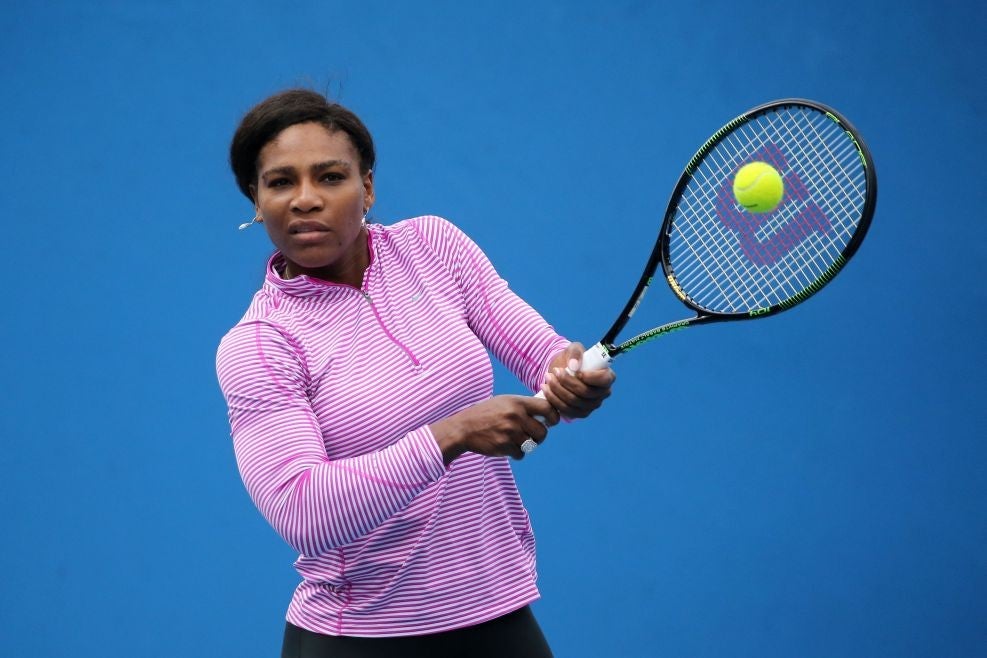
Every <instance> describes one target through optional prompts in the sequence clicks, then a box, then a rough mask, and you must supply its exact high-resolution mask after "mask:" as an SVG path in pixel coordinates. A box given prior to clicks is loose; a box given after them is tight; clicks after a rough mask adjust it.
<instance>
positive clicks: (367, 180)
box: [363, 169, 376, 209]
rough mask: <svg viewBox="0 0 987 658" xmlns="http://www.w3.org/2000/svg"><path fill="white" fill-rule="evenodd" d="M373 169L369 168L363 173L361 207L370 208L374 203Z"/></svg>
mask: <svg viewBox="0 0 987 658" xmlns="http://www.w3.org/2000/svg"><path fill="white" fill-rule="evenodd" d="M374 199H376V196H374V170H373V169H371V170H370V171H368V172H367V173H365V174H364V175H363V207H364V208H368V209H369V208H370V207H371V206H373V205H374Z"/></svg>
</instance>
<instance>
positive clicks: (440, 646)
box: [281, 606, 552, 658]
mask: <svg viewBox="0 0 987 658" xmlns="http://www.w3.org/2000/svg"><path fill="white" fill-rule="evenodd" d="M393 656H400V657H401V658H416V657H418V656H422V657H423V658H424V657H426V656H427V658H503V657H504V656H510V657H511V658H551V657H552V650H551V649H550V648H549V647H548V642H547V641H546V640H545V636H544V635H543V634H542V632H541V628H540V627H539V626H538V622H537V621H536V620H535V616H534V614H532V612H531V608H530V607H528V606H525V607H523V608H521V609H520V610H515V611H514V612H512V613H509V614H506V615H504V616H503V617H498V618H497V619H492V620H490V621H488V622H484V623H482V624H477V625H476V626H467V627H466V628H458V629H456V630H454V631H446V632H444V633H434V634H431V635H413V636H408V637H347V636H335V635H322V634H320V633H313V632H311V631H307V630H305V629H303V628H299V627H297V626H295V625H294V624H291V623H288V624H286V625H285V629H284V645H283V646H282V648H281V658H391V657H393Z"/></svg>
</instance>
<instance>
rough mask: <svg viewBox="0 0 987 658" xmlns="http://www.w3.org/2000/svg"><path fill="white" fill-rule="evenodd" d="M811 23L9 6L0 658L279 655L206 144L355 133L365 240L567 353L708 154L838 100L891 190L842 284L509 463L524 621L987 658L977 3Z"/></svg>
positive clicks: (686, 339)
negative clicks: (252, 495)
mask: <svg viewBox="0 0 987 658" xmlns="http://www.w3.org/2000/svg"><path fill="white" fill-rule="evenodd" d="M802 4H803V3H796V2H786V3H775V2H761V3H756V4H751V3H738V2H723V1H719V0H709V1H700V2H692V3H675V4H674V5H671V3H669V6H665V5H664V4H659V3H649V2H629V1H624V2H611V3H604V4H601V3H595V2H593V3H591V2H568V3H563V2H545V1H542V0H526V1H525V2H478V3H458V2H440V3H428V2H424V3H423V2H417V3H398V2H394V3H354V2H349V3H335V2H296V3H260V2H242V1H237V2H215V3H209V4H208V7H206V8H204V7H200V6H199V5H200V3H198V2H175V3H130V2H96V3H68V2H64V3H63V2H47V3H41V2H39V3H20V4H13V3H5V5H7V6H5V7H4V11H3V18H2V19H0V21H2V25H3V30H2V38H0V76H2V81H3V102H2V103H0V123H2V125H3V126H4V129H3V131H2V132H3V136H2V138H0V144H2V146H0V149H2V150H0V153H2V158H0V174H2V178H0V180H2V184H3V191H2V193H0V218H2V221H3V224H4V229H3V231H2V235H3V244H4V260H5V263H6V265H5V267H4V271H5V276H4V286H3V288H4V289H3V302H4V303H3V308H4V320H3V322H2V325H0V331H2V335H0V338H2V341H3V345H4V346H5V358H4V373H5V377H4V383H3V396H2V399H3V413H2V415H0V437H2V438H0V440H2V442H3V443H2V446H3V447H2V450H0V469H2V474H3V475H2V477H0V500H2V501H3V505H4V511H3V519H4V522H3V525H2V528H3V541H2V542H0V573H2V576H0V578H2V586H0V654H2V655H4V656H28V655H30V656H69V655H99V656H105V657H108V658H109V657H115V656H131V655H139V656H213V655H216V656H234V655H236V656H272V655H276V653H277V651H278V648H279V646H280V632H281V629H282V626H283V621H282V620H283V613H284V610H285V608H286V605H287V602H288V599H289V596H290V593H291V590H292V589H293V587H294V585H295V583H296V575H295V573H294V572H293V570H292V568H291V561H292V559H293V557H294V556H293V555H292V553H291V552H290V550H289V549H288V548H287V547H286V546H285V545H284V544H283V543H282V542H281V540H280V539H279V538H278V537H277V536H276V535H275V534H274V532H273V531H271V530H270V529H269V528H268V527H267V526H266V525H265V523H264V522H263V520H262V519H261V517H260V515H259V514H258V513H257V512H256V511H255V510H254V508H253V507H252V505H251V503H250V501H249V499H248V497H247V495H246V493H245V492H244V490H243V488H242V485H241V483H240V481H239V477H238V475H237V472H236V469H235V465H234V461H233V455H232V450H231V445H230V441H229V437H228V426H227V423H226V417H225V406H224V403H223V400H222V397H221V395H220V393H219V390H218V387H217V385H216V381H215V375H214V370H213V358H214V353H215V347H216V344H217V342H218V341H219V339H220V337H221V336H222V335H223V333H225V331H226V330H227V329H228V328H229V326H231V325H232V324H233V323H234V322H235V321H236V320H237V319H238V318H239V317H240V314H241V313H242V311H243V310H244V308H245V306H246V304H247V303H248V300H249V298H250V296H251V294H252V292H253V291H254V290H255V289H256V287H257V286H258V285H259V283H260V280H261V277H262V266H263V263H264V260H265V258H266V256H267V254H268V252H269V245H268V243H267V240H266V236H265V234H264V232H263V231H261V230H258V229H254V230H251V231H248V232H243V233H240V232H238V231H237V230H236V226H237V225H238V224H239V223H241V222H243V221H247V220H248V219H249V218H250V217H251V207H250V205H249V204H248V203H247V202H246V201H245V200H244V199H243V198H241V197H240V196H239V194H238V192H237V190H236V189H235V187H234V184H233V181H232V177H231V175H230V174H229V173H228V170H227V167H226V148H227V144H228V140H229V138H230V136H231V134H232V131H233V129H234V126H235V124H236V122H237V120H238V119H239V117H240V116H241V115H242V113H243V112H244V111H246V109H247V108H248V107H249V106H250V105H252V104H253V103H254V102H256V101H258V100H260V99H261V98H262V97H264V96H265V95H267V94H269V93H272V92H274V91H277V90H280V89H282V88H285V87H287V86H293V85H298V84H302V85H308V86H314V87H315V88H317V89H320V90H328V91H329V92H330V93H331V94H333V95H334V96H336V97H338V98H340V99H341V100H342V101H343V102H344V103H346V104H348V105H349V106H351V107H352V108H353V109H354V110H356V111H357V112H358V113H360V114H361V116H362V117H363V118H364V119H365V120H366V122H367V123H368V125H369V126H370V128H371V129H372V130H373V132H374V134H375V137H376V139H377V141H378V145H379V153H380V158H379V162H380V165H379V168H378V173H377V192H378V204H377V206H376V208H375V210H374V213H375V215H376V218H377V219H378V220H379V221H383V222H390V221H394V220H396V219H399V218H402V217H406V216H412V215H417V214H426V213H433V214H441V215H444V216H446V217H449V218H451V219H453V220H454V221H456V222H457V223H458V224H459V225H460V226H462V227H463V228H464V229H465V230H466V231H467V232H468V233H470V234H471V235H472V236H473V237H474V239H475V240H476V241H477V242H478V243H479V244H480V245H481V246H482V247H483V248H484V249H485V250H486V251H487V252H488V254H489V255H490V257H491V259H492V260H493V261H494V263H495V264H496V265H497V266H498V268H499V269H500V270H501V272H502V274H503V275H504V276H505V277H506V278H507V279H508V280H509V281H511V283H512V286H513V287H514V288H515V289H516V290H517V291H518V292H520V293H521V294H522V295H523V296H524V297H526V298H527V299H528V300H529V301H530V302H531V303H532V304H533V305H534V306H535V307H536V308H538V309H540V310H541V311H542V312H543V314H544V315H545V316H546V317H547V318H548V319H549V320H550V321H551V322H552V323H554V324H555V325H556V326H557V327H558V328H559V329H560V330H561V331H563V332H564V333H566V334H567V335H569V336H571V337H572V338H574V339H579V340H582V341H584V342H586V343H592V342H594V341H595V340H596V339H597V338H598V337H599V335H600V333H601V331H602V330H603V329H604V328H605V327H606V325H607V324H608V323H609V321H610V319H611V317H612V315H613V314H614V313H615V312H616V311H617V310H618V309H619V308H620V307H621V305H622V304H623V302H624V299H623V297H622V295H623V294H624V293H623V291H624V290H625V289H626V288H627V287H628V286H630V285H632V284H633V282H634V281H635V280H636V277H637V276H638V274H639V268H640V266H641V263H642V262H643V260H644V258H645V257H646V256H647V252H648V250H649V249H650V242H651V240H652V238H653V236H654V235H655V231H656V222H657V220H658V218H659V216H660V215H661V212H662V210H663V208H664V204H665V202H666V199H667V195H668V193H669V192H670V188H671V185H672V183H673V182H674V181H675V180H676V177H677V176H678V173H679V172H680V170H681V168H682V166H683V165H684V163H685V162H686V161H687V160H688V159H689V157H691V156H692V154H693V152H694V151H695V149H696V148H697V147H698V146H699V145H700V144H701V143H702V142H703V141H704V140H705V139H706V138H707V137H708V135H709V134H710V133H711V132H712V131H714V130H716V129H717V128H718V127H719V126H720V125H722V124H723V123H725V122H726V121H727V120H729V119H730V118H732V117H733V116H735V115H736V114H739V113H740V112H742V111H743V110H745V109H747V108H748V107H750V106H753V105H755V104H758V103H760V102H763V101H765V100H770V99H772V98H779V97H787V96H805V97H809V98H814V99H818V100H821V101H823V102H826V103H829V104H831V105H833V106H835V107H837V108H839V109H841V110H842V111H843V112H844V113H846V114H847V116H848V117H850V119H851V121H853V122H854V123H855V124H856V125H857V127H858V128H859V129H860V130H861V132H862V133H863V134H864V135H865V136H866V138H867V140H868V142H869V145H870V147H871V149H872V151H873V153H874V157H875V160H876V162H877V168H878V173H879V176H880V181H881V198H880V201H879V203H878V210H877V216H876V218H875V223H874V226H873V228H872V230H871V233H870V235H869V237H868V240H867V242H866V243H865V244H864V245H863V248H862V249H861V251H860V253H859V254H858V257H857V258H856V259H855V260H854V261H853V262H852V263H851V264H850V266H849V267H848V268H847V270H846V271H845V272H844V274H843V275H841V277H840V278H839V279H837V280H836V281H835V282H834V283H833V284H832V285H831V286H830V287H829V288H827V289H826V290H825V291H824V292H823V293H821V294H820V295H818V296H817V297H815V298H813V299H812V300H811V301H810V302H808V303H807V304H805V305H804V306H802V307H800V308H799V309H797V310H796V311H794V312H792V313H789V314H785V315H782V316H781V317H779V318H774V319H771V320H766V321H764V322H755V323H745V324H739V325H733V326H718V327H712V328H704V329H696V330H694V331H690V332H683V333H678V334H676V335H674V336H672V337H669V338H666V339H663V340H661V341H659V342H657V343H655V344H654V345H652V346H649V347H648V348H645V349H642V350H641V351H639V352H637V353H636V354H635V355H633V356H631V357H628V358H627V359H626V360H624V361H619V362H618V364H617V368H618V370H619V380H618V386H617V389H616V393H615V395H614V397H613V398H612V399H611V400H610V401H609V402H608V404H607V405H606V407H605V408H604V409H603V410H602V411H601V412H600V413H599V414H598V415H597V416H595V417H594V418H593V419H591V420H590V421H588V422H583V423H577V424H574V425H572V426H569V427H565V428H564V429H560V430H558V431H556V432H555V433H554V434H553V437H554V438H553V439H552V442H551V444H550V446H547V447H545V448H544V449H543V450H541V451H539V453H538V454H537V458H535V459H531V460H528V461H526V462H524V463H521V464H518V465H516V468H515V472H516V473H517V476H518V481H519V486H520V487H521V489H522V492H523V494H524V496H525V499H526V502H527V504H528V506H529V509H530V511H531V515H532V518H533V522H534V524H535V530H536V533H537V536H538V540H539V557H540V559H539V566H540V585H541V587H542V590H543V594H544V597H543V599H542V600H541V601H540V602H539V603H538V604H537V606H536V611H537V614H538V616H539V618H540V620H541V622H542V624H543V626H544V628H545V631H546V633H547V635H548V636H549V638H550V639H551V641H552V644H553V646H554V648H555V651H556V654H557V655H558V656H560V657H562V656H601V655H626V656H659V655H662V656H786V657H787V656H820V657H823V656H826V657H829V656H868V657H872V656H974V655H984V652H985V647H987V551H985V549H984V545H985V543H987V485H985V475H987V474H985V463H987V447H985V443H984V436H985V432H984V429H983V428H984V421H985V420H987V419H985V411H984V407H985V404H984V403H985V393H984V390H985V385H987V378H985V376H984V374H983V372H982V368H983V366H984V364H985V363H987V358H985V341H984V330H983V327H982V322H983V321H984V315H985V312H984V305H985V301H987V295H985V292H984V286H983V275H984V272H985V265H984V263H985V257H987V229H985V227H984V221H985V220H984V212H983V209H984V207H985V201H987V199H985V192H984V188H985V185H984V183H985V180H984V173H983V172H984V167H983V164H982V161H981V158H980V156H981V153H982V151H983V148H984V146H985V134H984V125H985V115H984V107H985V101H987V98H985V84H984V78H983V70H982V66H983V62H984V61H985V47H984V45H983V44H984V41H983V33H984V30H985V28H987V20H985V10H984V5H983V4H982V3H979V2H973V1H969V2H958V3H950V4H948V5H940V3H936V2H932V1H931V0H922V1H919V2H909V3H904V4H902V3H898V2H866V1H861V2H843V1H840V2H831V3H817V4H814V5H812V6H810V7H801V5H802ZM604 236H605V238H606V239H604ZM607 286H613V287H614V288H616V289H617V290H620V291H622V292H621V295H620V296H618V297H611V296H610V295H608V292H607V290H608V288H607ZM681 313H682V309H681V308H680V306H679V305H678V303H677V302H676V301H675V299H674V297H672V296H671V295H669V294H668V293H667V292H666V291H664V290H662V289H660V288H656V289H655V291H653V292H652V293H651V296H650V297H649V299H648V300H647V303H646V308H643V309H642V311H641V313H640V314H639V317H640V318H641V320H640V322H639V324H638V325H637V326H638V327H643V326H647V325H649V324H655V323H658V322H661V321H665V320H670V319H675V318H677V317H678V316H679V315H680V314H681ZM498 374H499V375H500V379H499V384H498V391H499V392H518V391H519V390H520V389H519V387H518V385H517V383H516V382H514V381H513V380H512V379H511V378H510V377H509V376H508V375H507V374H506V373H505V372H504V371H503V370H499V371H498Z"/></svg>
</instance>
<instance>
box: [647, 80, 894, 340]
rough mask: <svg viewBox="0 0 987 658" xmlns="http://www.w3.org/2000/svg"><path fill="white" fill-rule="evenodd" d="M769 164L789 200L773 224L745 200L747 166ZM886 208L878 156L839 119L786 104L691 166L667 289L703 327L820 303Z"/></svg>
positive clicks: (728, 136)
mask: <svg viewBox="0 0 987 658" xmlns="http://www.w3.org/2000/svg"><path fill="white" fill-rule="evenodd" d="M755 161H761V162H767V163H768V164H770V165H772V166H773V167H774V168H775V169H776V170H778V172H779V173H780V174H781V175H782V179H783V182H784V188H785V191H784V196H783V198H782V201H781V203H780V204H779V206H778V207H777V208H776V209H775V210H773V211H772V212H769V213H757V214H756V213H751V212H748V211H746V210H744V209H743V208H742V207H741V206H740V205H739V204H738V203H737V201H736V199H735V198H734V195H733V180H734V177H735V175H736V173H737V171H738V170H739V169H740V167H742V166H743V165H745V164H747V163H750V162H755ZM876 203H877V175H876V173H875V170H874V164H873V161H872V159H871V155H870V151H869V150H868V149H867V146H866V144H865V143H864V141H863V139H862V138H861V137H860V134H859V133H858V132H857V130H856V129H855V128H854V127H853V125H852V124H850V122H849V121H847V119H846V118H845V117H843V116H842V115H841V114H840V113H839V112H837V111H836V110H834V109H833V108H830V107H828V106H825V105H822V104H821V103H817V102H815V101H810V100H805V99H783V100H778V101H773V102H770V103H765V104H764V105H760V106H758V107H756V108H754V109H752V110H749V111H748V112H745V113H744V114H742V115H740V116H738V117H736V118H735V119H733V120H732V121H731V122H729V123H728V124H726V125H725V126H724V127H723V128H721V129H720V130H719V131H717V132H716V134H714V135H713V136H712V137H711V138H710V139H709V140H708V141H707V142H706V143H705V144H703V146H702V147H701V148H700V149H699V150H698V151H697V152H696V154H695V156H693V158H692V160H690V161H689V164H688V165H686V167H685V170H684V171H683V173H682V176H681V177H680V179H679V181H678V183H677V184H676V186H675V188H674V191H673V193H672V196H671V198H670V200H669V203H668V209H667V211H666V214H665V217H664V220H663V223H662V229H661V234H660V236H659V242H658V245H657V251H659V252H660V261H661V267H662V271H663V273H664V275H665V279H666V281H667V282H668V284H669V286H670V287H671V289H672V291H673V292H674V293H675V294H676V296H678V297H679V299H680V300H681V301H682V302H683V303H685V304H686V305H687V306H689V307H690V308H692V309H694V310H695V311H696V313H697V320H698V321H702V322H710V321H721V320H739V319H749V318H758V317H765V316H768V315H773V314H776V313H779V312H781V311H784V310H787V309H790V308H792V307H794V306H796V305H797V304H800V303H801V302H804V301H805V300H806V299H808V298H809V297H811V296H812V295H814V294H815V293H816V292H818V291H819V290H820V289H822V287H823V286H825V285H826V284H827V283H828V282H829V281H830V280H832V279H833V277H835V276H836V274H837V273H839V271H840V270H841V269H842V268H843V267H844V266H845V265H846V263H847V262H848V261H849V260H850V258H851V257H852V256H853V255H854V253H856V251H857V249H858V248H859V246H860V244H861V242H862V241H863V239H864V237H865V235H866V234H867V229H868V228H869V227H870V223H871V219H872V217H873V215H874V208H875V206H876Z"/></svg>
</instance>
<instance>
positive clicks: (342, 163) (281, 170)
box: [260, 160, 352, 180]
mask: <svg viewBox="0 0 987 658" xmlns="http://www.w3.org/2000/svg"><path fill="white" fill-rule="evenodd" d="M332 167H342V168H343V169H346V170H347V171H349V170H350V168H351V167H352V165H351V164H350V162H349V160H326V161H325V162H318V163H316V164H314V165H312V166H311V167H309V171H311V172H312V173H315V172H318V171H322V170H324V169H331V168H332ZM294 173H295V168H294V167H292V166H291V165H285V166H284V167H272V168H271V169H268V170H266V171H264V173H262V174H261V175H260V178H261V180H267V178H268V177H270V176H276V175H282V176H290V175H293V174H294Z"/></svg>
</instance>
